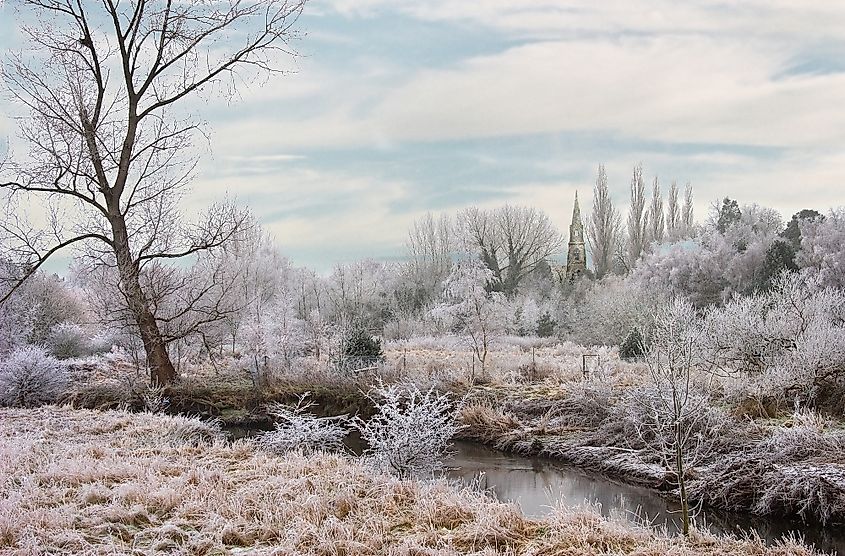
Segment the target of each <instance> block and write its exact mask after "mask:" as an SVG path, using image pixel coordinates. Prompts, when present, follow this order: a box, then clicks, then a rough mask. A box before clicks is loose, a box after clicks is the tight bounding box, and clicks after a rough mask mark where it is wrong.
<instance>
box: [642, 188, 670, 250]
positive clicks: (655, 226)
mask: <svg viewBox="0 0 845 556" xmlns="http://www.w3.org/2000/svg"><path fill="white" fill-rule="evenodd" d="M665 230H666V228H665V216H664V214H663V195H662V194H661V193H660V182H658V181H657V177H655V178H654V184H653V185H652V187H651V203H650V204H649V207H648V234H647V239H646V243H651V242H655V243H661V242H663V234H664V232H665Z"/></svg>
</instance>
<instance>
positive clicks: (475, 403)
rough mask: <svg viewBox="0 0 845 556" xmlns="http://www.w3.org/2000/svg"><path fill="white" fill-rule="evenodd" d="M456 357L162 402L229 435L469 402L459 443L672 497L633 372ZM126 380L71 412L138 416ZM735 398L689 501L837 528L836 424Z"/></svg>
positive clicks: (721, 415)
mask: <svg viewBox="0 0 845 556" xmlns="http://www.w3.org/2000/svg"><path fill="white" fill-rule="evenodd" d="M456 349H457V346H455V345H440V344H438V343H435V344H433V345H417V346H413V348H409V347H407V346H404V347H402V348H401V349H398V348H394V349H392V350H389V351H388V352H387V361H386V362H385V364H384V365H383V366H382V367H380V368H379V369H378V371H377V373H376V374H372V373H360V374H354V373H339V372H337V371H335V370H333V369H331V368H330V366H328V365H326V364H321V363H320V362H316V361H314V360H310V359H305V360H302V361H299V362H298V364H297V365H296V366H293V367H292V368H291V369H287V370H285V371H284V372H278V373H275V374H273V375H271V376H269V377H267V380H266V381H265V382H264V383H263V384H261V385H260V386H259V387H256V386H255V385H254V384H253V382H252V381H251V380H250V375H249V374H248V372H246V371H245V370H243V369H240V370H239V369H238V368H237V366H236V364H235V363H236V361H234V360H232V361H225V362H220V363H219V364H218V367H214V368H212V367H210V366H208V365H206V366H204V367H203V366H198V367H194V368H192V369H191V372H190V373H185V375H184V376H183V378H182V380H181V381H180V382H179V383H177V384H176V385H174V387H172V388H171V389H170V390H169V391H168V393H167V395H168V396H169V398H170V407H169V411H171V412H174V413H180V414H190V415H197V416H200V417H203V418H206V419H209V418H214V419H219V420H221V421H223V422H224V423H226V424H227V426H236V427H237V426H239V427H246V428H259V429H260V428H269V427H270V426H271V423H270V421H269V418H268V417H267V415H266V413H265V412H264V406H265V405H266V404H267V403H269V402H275V401H281V402H293V401H295V400H296V399H297V397H298V396H299V395H300V394H301V393H304V392H311V399H312V401H314V402H316V403H317V404H318V406H319V408H320V411H321V412H322V413H323V414H325V415H337V414H359V415H361V416H363V417H366V416H368V415H369V414H370V413H371V412H372V404H371V401H370V400H369V399H368V398H367V396H366V395H365V394H366V392H367V391H368V390H369V389H370V387H371V386H372V385H373V384H374V383H375V382H377V381H378V380H383V381H384V382H385V383H390V382H414V383H416V384H417V385H419V386H420V387H422V388H427V387H434V388H437V389H438V390H441V391H448V392H451V393H452V394H453V395H454V396H455V398H456V399H457V398H462V399H464V400H465V404H464V409H463V411H462V412H461V415H460V419H461V421H462V423H463V424H464V425H465V427H464V429H463V430H462V431H461V433H460V435H461V437H462V438H466V439H470V440H475V441H479V442H482V443H484V444H487V445H489V446H492V447H495V448H497V449H499V450H503V451H507V452H513V453H517V454H521V455H537V456H543V457H548V458H553V459H556V460H558V461H560V462H563V463H567V464H571V465H575V466H579V467H581V468H584V469H588V470H590V471H592V472H599V473H601V474H603V475H605V476H607V477H609V478H612V479H614V480H617V481H620V482H625V483H629V484H635V485H640V486H645V487H648V488H651V489H655V490H657V491H660V492H662V493H664V494H665V495H666V496H669V497H671V496H673V495H674V491H675V489H676V483H677V481H676V477H675V476H674V475H673V472H672V466H671V465H667V462H666V461H664V460H663V454H661V453H660V451H659V449H657V448H656V446H659V445H660V443H661V439H660V438H655V437H653V436H652V437H649V436H648V434H652V432H651V431H652V430H653V428H652V425H653V423H651V422H650V421H649V419H650V418H651V415H650V414H649V412H648V411H647V407H645V406H644V405H643V403H642V401H643V400H644V399H647V398H648V396H650V395H653V388H651V387H650V385H649V379H648V373H647V370H646V369H645V368H644V366H643V365H642V364H632V363H627V362H623V361H620V360H619V359H618V357H617V356H616V354H615V352H613V351H605V352H602V353H601V354H600V358H599V364H598V365H596V366H594V367H592V368H591V370H590V372H589V373H588V375H587V376H586V377H585V376H584V373H583V372H582V371H583V369H582V368H579V364H580V362H581V361H580V360H581V355H582V352H581V351H579V350H578V348H577V346H572V345H550V346H546V347H540V348H531V349H524V348H523V347H521V346H518V345H515V346H501V347H500V348H498V349H497V351H494V352H493V355H491V364H490V366H489V367H488V368H487V369H485V371H484V373H481V372H479V371H473V370H472V368H471V366H469V365H468V364H466V356H467V354H466V353H462V352H459V351H456ZM461 362H464V363H463V364H464V366H465V367H466V368H461V367H460V365H461ZM121 369H122V368H120V367H115V366H112V368H110V369H107V370H106V372H103V373H102V376H101V377H100V378H98V377H96V376H93V377H92V376H91V375H90V374H89V375H87V376H85V377H83V378H84V380H81V381H80V382H79V384H80V385H79V386H78V387H77V389H76V390H75V394H74V395H73V397H72V398H71V399H70V400H69V401H72V402H73V403H75V404H77V405H81V406H84V407H97V408H114V407H120V406H121V405H126V406H129V407H133V408H135V409H140V408H142V407H143V406H142V401H141V400H142V391H139V392H140V393H133V392H132V391H131V390H127V389H126V388H125V387H122V386H121V385H122V384H126V383H128V382H129V379H127V378H123V379H122V381H118V379H116V378H115V377H116V376H119V373H120V372H121ZM123 372H129V370H128V369H123ZM470 373H471V374H470ZM141 379H143V377H141ZM107 385H111V386H107ZM736 391H741V388H738V387H737V385H735V384H732V383H731V381H730V380H729V379H726V378H725V379H720V380H719V381H717V382H716V383H715V384H714V386H713V391H712V394H708V395H709V396H710V397H709V399H708V403H707V405H706V406H705V407H704V408H703V409H702V412H703V416H702V419H700V420H699V422H698V424H697V426H698V429H697V430H695V431H693V432H694V434H695V437H696V438H697V439H698V440H697V441H696V444H695V446H693V448H694V449H693V450H691V454H690V457H689V460H688V461H687V468H688V476H687V484H688V492H689V494H690V497H691V499H692V500H693V501H695V502H701V503H703V504H706V505H707V506H709V507H712V508H717V509H724V510H731V511H738V512H742V513H750V514H754V515H760V516H773V517H790V518H797V519H804V520H807V521H810V522H822V523H826V524H830V526H834V524H838V523H845V464H843V462H845V424H844V423H843V420H842V419H841V418H839V419H838V420H837V419H835V418H833V417H832V416H830V415H828V416H821V415H819V414H817V413H813V412H808V411H803V410H798V411H796V410H794V409H793V408H778V407H776V406H774V405H770V404H768V405H767V403H765V402H763V403H760V404H757V403H752V404H749V403H748V400H747V399H745V398H742V397H741V396H738V395H737V394H736V393H735V392H736Z"/></svg>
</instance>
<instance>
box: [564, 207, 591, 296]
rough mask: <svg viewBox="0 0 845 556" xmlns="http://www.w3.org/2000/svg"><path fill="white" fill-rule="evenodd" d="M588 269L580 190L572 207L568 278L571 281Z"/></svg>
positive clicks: (567, 266) (567, 264) (567, 260)
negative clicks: (580, 206) (579, 199)
mask: <svg viewBox="0 0 845 556" xmlns="http://www.w3.org/2000/svg"><path fill="white" fill-rule="evenodd" d="M586 271H587V248H586V245H585V244H584V224H583V223H582V222H581V209H580V208H579V207H578V192H577V191H576V192H575V207H574V208H573V209H572V224H570V225H569V250H568V251H567V255H566V278H567V280H569V281H570V282H572V281H573V280H575V279H576V278H578V277H579V276H581V275H582V274H584V273H585V272H586Z"/></svg>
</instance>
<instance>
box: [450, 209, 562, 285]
mask: <svg viewBox="0 0 845 556" xmlns="http://www.w3.org/2000/svg"><path fill="white" fill-rule="evenodd" d="M458 226H459V227H460V230H461V233H462V235H463V240H464V241H465V242H466V243H467V246H466V247H467V248H468V250H470V251H475V252H477V253H478V254H479V256H480V258H481V260H482V261H483V262H484V264H485V265H487V268H489V269H490V270H491V271H492V272H493V281H492V287H493V289H494V290H496V291H499V292H502V293H504V294H506V295H513V294H514V292H516V289H517V287H518V286H519V284H520V282H521V281H522V280H523V279H524V278H525V277H526V276H528V274H530V273H531V272H532V271H533V270H534V269H535V268H537V266H538V265H539V264H540V263H542V262H543V261H545V260H546V259H547V258H548V257H550V256H551V255H552V254H554V253H555V252H556V251H558V250H559V249H560V248H561V246H562V245H563V239H562V238H561V235H560V232H558V231H557V229H556V228H555V227H554V225H553V224H552V222H551V220H549V217H548V216H547V215H546V214H545V213H544V212H543V211H541V210H538V209H535V208H532V207H515V206H511V205H505V206H503V207H501V208H498V209H495V210H492V211H485V210H481V209H479V208H477V207H471V208H469V209H466V210H464V211H462V212H461V213H460V214H459V215H458Z"/></svg>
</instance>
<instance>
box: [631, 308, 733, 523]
mask: <svg viewBox="0 0 845 556" xmlns="http://www.w3.org/2000/svg"><path fill="white" fill-rule="evenodd" d="M702 341H703V327H702V325H701V319H700V317H699V315H698V314H697V313H696V311H695V309H694V308H693V306H692V304H691V303H689V302H688V301H686V300H683V299H675V300H673V301H672V302H670V304H669V305H668V306H667V307H665V308H663V309H661V310H659V311H658V312H657V313H656V314H655V318H654V326H653V328H652V330H651V343H650V345H649V346H648V347H647V348H645V346H644V349H643V351H644V353H645V361H646V363H647V364H648V368H649V371H650V374H651V378H652V381H653V390H651V391H647V392H642V393H640V395H639V399H638V403H639V404H640V405H641V406H642V408H643V409H645V414H647V415H648V416H649V417H648V418H647V419H646V421H645V422H644V423H643V424H642V425H643V427H642V428H643V429H650V430H649V434H648V435H647V437H644V438H650V439H651V442H650V444H651V445H652V448H653V449H655V450H656V451H657V452H658V453H659V455H660V457H661V459H662V460H663V462H664V465H666V466H667V467H668V468H671V469H674V472H675V476H676V479H677V483H678V494H679V496H680V502H681V514H682V515H681V518H682V526H683V534H684V535H688V534H689V527H690V507H689V496H688V493H687V484H686V476H687V469H688V466H689V465H691V464H693V465H694V464H695V463H697V462H699V461H701V460H702V458H703V457H704V456H705V455H707V453H708V450H711V449H712V441H713V440H714V439H715V438H718V436H719V434H720V432H721V431H720V426H721V424H720V422H719V421H720V419H719V416H718V414H717V413H713V412H712V411H711V410H710V404H709V400H710V398H709V392H710V388H711V379H712V377H713V375H712V374H711V373H710V372H709V369H708V368H707V367H706V365H705V362H704V358H703V356H702V349H701V343H702ZM642 433H643V430H640V435H641V436H643V434H642Z"/></svg>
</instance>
